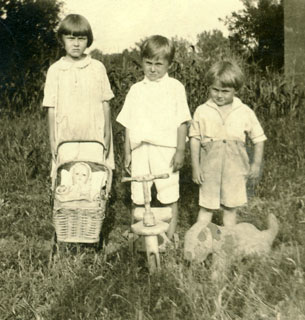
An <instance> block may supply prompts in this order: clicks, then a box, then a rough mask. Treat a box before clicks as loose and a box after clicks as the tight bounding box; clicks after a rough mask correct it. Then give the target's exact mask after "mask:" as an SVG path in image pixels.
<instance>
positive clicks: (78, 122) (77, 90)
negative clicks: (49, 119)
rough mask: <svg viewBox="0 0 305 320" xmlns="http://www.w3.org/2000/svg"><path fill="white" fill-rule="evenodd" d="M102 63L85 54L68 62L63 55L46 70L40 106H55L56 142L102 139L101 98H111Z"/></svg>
mask: <svg viewBox="0 0 305 320" xmlns="http://www.w3.org/2000/svg"><path fill="white" fill-rule="evenodd" d="M113 96H114V95H113V92H112V90H111V88H110V84H109V80H108V77H107V73H106V69H105V67H104V65H103V64H102V63H101V62H100V61H98V60H95V59H92V58H91V57H90V56H89V55H88V56H86V58H85V59H83V60H80V61H77V62H70V61H67V60H66V59H65V58H64V57H63V58H61V59H60V60H58V61H57V62H55V63H54V64H53V65H51V67H50V68H49V70H48V73H47V78H46V83H45V88H44V99H43V106H44V107H52V108H55V119H56V120H55V121H56V124H55V139H56V143H57V145H58V144H59V143H61V142H62V141H67V140H79V141H82V140H97V141H100V142H101V143H103V142H104V122H105V119H104V112H103V105H102V103H103V101H108V100H110V99H111V98H113Z"/></svg>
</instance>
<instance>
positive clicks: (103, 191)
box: [53, 142, 112, 243]
mask: <svg viewBox="0 0 305 320" xmlns="http://www.w3.org/2000/svg"><path fill="white" fill-rule="evenodd" d="M68 144H69V142H68ZM73 144H75V143H73ZM95 144H96V145H97V146H98V143H93V142H88V143H86V142H79V143H77V144H76V145H74V148H78V149H83V148H84V146H85V149H87V151H88V150H90V149H92V148H93V149H95V148H96V147H97V146H94V145H95ZM100 148H103V147H102V146H100ZM62 154H63V153H62V152H59V155H58V157H57V158H58V160H59V161H58V165H57V167H56V170H55V178H54V187H53V222H54V226H55V230H56V236H57V241H61V242H79V243H96V242H99V240H100V232H101V227H102V223H103V220H104V218H105V211H106V203H107V199H108V197H109V193H110V188H111V181H112V170H111V168H110V167H109V166H107V165H106V164H105V163H103V162H101V161H100V160H99V159H94V157H92V155H90V154H88V153H87V157H86V158H87V160H86V161H85V160H80V159H78V160H75V158H74V159H73V158H72V159H67V157H65V159H66V160H65V161H63V157H62V156H60V155H62ZM64 155H70V156H71V155H72V157H73V153H68V154H67V153H65V152H64ZM69 158H71V157H69ZM88 158H92V159H90V160H89V159H88ZM83 159H84V158H83Z"/></svg>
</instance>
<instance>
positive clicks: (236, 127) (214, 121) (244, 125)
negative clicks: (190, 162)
mask: <svg viewBox="0 0 305 320" xmlns="http://www.w3.org/2000/svg"><path fill="white" fill-rule="evenodd" d="M220 109H221V108H219V107H218V106H217V105H216V104H215V103H214V102H213V101H212V100H208V101H207V102H206V103H205V104H203V105H201V106H199V107H198V108H197V109H196V111H195V113H194V118H193V121H192V125H191V128H190V132H189V136H190V137H194V138H198V139H200V141H201V142H202V143H205V142H209V141H217V140H223V142H224V143H225V142H226V141H227V140H237V141H242V142H245V141H246V133H247V135H248V136H249V138H250V139H251V140H252V142H253V143H254V144H255V143H258V142H262V141H265V140H266V139H267V138H266V136H265V134H264V131H263V128H262V127H261V125H260V123H259V121H258V119H257V117H256V115H255V113H254V111H253V110H252V109H250V108H249V107H248V106H246V105H245V104H243V103H242V102H241V100H240V99H239V98H237V97H234V99H233V103H232V108H231V111H230V112H228V113H227V114H226V115H225V116H224V115H223V114H222V112H221V110H220Z"/></svg>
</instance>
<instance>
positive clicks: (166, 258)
mask: <svg viewBox="0 0 305 320" xmlns="http://www.w3.org/2000/svg"><path fill="white" fill-rule="evenodd" d="M211 57H212V60H213V59H216V58H217V59H218V58H219V57H218V56H217V57H216V56H215V57H214V56H213V55H211ZM115 58H116V59H117V60H115V59H114V58H113V57H112V58H111V59H113V60H111V59H110V60H109V61H108V60H106V61H104V62H105V65H106V67H107V71H108V75H109V79H110V82H111V86H112V89H113V90H114V93H115V96H116V98H115V99H114V101H113V102H112V103H111V105H112V110H113V112H112V114H113V120H114V119H115V118H116V115H117V114H118V112H119V110H120V108H121V106H122V103H123V101H124V97H125V95H126V92H127V91H128V89H129V87H130V85H131V83H134V82H136V81H137V80H139V79H140V78H141V77H142V72H141V70H140V68H139V66H138V64H137V63H136V62H135V61H134V58H133V56H132V55H131V54H130V56H126V55H123V58H122V56H119V55H118V56H116V57H115ZM207 61H209V63H211V62H212V61H210V60H206V61H204V63H203V62H202V59H201V60H200V57H199V56H198V57H195V58H194V57H193V56H192V54H190V55H188V54H187V53H186V52H184V53H181V52H180V53H179V52H178V53H177V61H175V64H174V66H173V68H172V69H171V73H172V74H173V75H174V76H175V77H176V78H178V79H179V80H180V81H181V82H182V83H183V84H184V85H185V87H186V91H187V95H188V99H189V105H190V109H191V112H193V111H194V109H195V107H196V106H198V105H199V104H201V103H203V102H204V100H205V96H206V91H207V88H206V86H205V81H204V76H205V73H206V68H207V67H208V65H207ZM244 67H245V68H246V74H247V76H246V79H247V81H246V84H245V86H244V88H243V90H242V92H241V93H240V94H241V98H242V100H243V101H244V102H246V103H247V104H249V105H250V106H251V107H252V108H253V109H254V110H255V111H256V113H257V114H258V116H259V118H260V120H261V122H262V125H263V127H264V129H265V132H266V135H267V136H268V141H267V143H266V149H265V150H266V151H265V158H264V159H265V160H264V170H263V176H262V179H261V181H260V183H259V185H258V186H257V187H256V190H255V194H254V196H253V197H251V198H250V200H249V205H248V206H247V207H245V208H242V209H241V210H240V211H239V220H240V221H247V222H251V223H253V224H254V225H256V226H257V227H258V228H259V229H265V228H266V218H267V216H268V214H269V213H273V214H274V215H275V216H276V217H277V218H278V220H279V223H280V231H279V234H278V236H277V238H276V240H275V242H274V246H273V250H272V252H271V254H270V255H269V256H268V257H265V258H258V257H251V258H247V259H242V260H237V261H234V262H233V264H232V266H231V267H230V270H228V273H227V276H226V277H225V278H224V279H223V280H222V281H220V282H218V283H214V282H213V281H212V280H211V270H210V269H209V263H207V264H206V265H200V266H195V265H193V266H189V265H187V264H186V263H185V262H184V260H183V255H182V252H183V239H184V234H185V232H186V230H187V229H188V228H189V227H190V226H191V225H192V224H193V223H194V222H195V220H196V217H197V211H198V206H197V203H198V190H197V187H196V186H195V185H194V184H193V183H192V181H191V168H190V155H189V150H188V151H187V156H186V163H185V166H184V167H183V169H182V170H181V175H180V176H181V199H180V202H179V206H180V218H179V225H178V233H179V236H180V240H181V242H180V246H179V248H178V250H176V251H175V250H169V251H168V252H166V254H163V255H162V270H161V272H159V273H156V274H153V275H149V273H148V270H147V266H146V264H145V259H143V257H141V256H136V257H132V256H131V254H130V252H129V250H128V245H127V241H126V240H125V238H124V237H123V236H122V234H123V232H124V231H126V230H128V229H129V225H130V212H129V211H130V191H129V185H125V184H124V185H123V184H121V183H120V180H121V178H122V176H123V170H122V162H123V157H122V146H123V128H122V127H120V126H118V125H117V124H116V123H115V121H113V131H114V141H115V157H116V170H115V175H114V181H113V185H112V197H111V199H110V200H109V202H108V209H107V216H106V219H105V221H104V224H103V235H104V237H105V239H106V241H107V243H108V246H109V248H110V249H111V250H110V249H109V252H108V254H106V253H105V251H103V250H101V251H96V250H94V248H90V247H79V248H77V250H70V251H68V252H61V254H60V255H57V256H55V258H54V259H50V256H51V253H52V245H51V239H52V236H53V234H54V228H53V226H52V212H51V204H50V179H49V177H48V176H49V170H50V154H49V145H48V134H47V119H46V114H45V113H44V112H43V111H42V110H37V109H38V108H37V105H39V103H38V102H37V101H36V100H37V99H38V100H39V99H41V96H42V88H43V83H42V82H41V80H40V79H37V84H36V85H35V86H32V87H31V83H28V87H24V88H23V87H22V88H19V89H18V90H16V92H14V99H11V98H10V96H9V94H7V95H5V94H4V96H6V97H7V99H6V100H3V101H2V106H1V108H0V128H1V129H0V182H1V183H0V320H52V319H54V320H58V319H64V320H85V319H86V320H94V319H98V320H103V319H104V320H108V319H109V320H118V319H122V320H129V319H130V320H159V319H160V320H163V319H164V320H178V319H195V320H202V319H206V320H210V319H215V320H216V319H217V320H218V319H224V320H227V319H228V320H229V319H234V320H235V319H245V320H252V319H253V320H270V319H276V320H290V319H293V320H294V319H296V320H303V319H305V304H304V297H305V283H304V281H305V278H304V265H305V230H304V229H305V223H302V222H305V196H304V190H305V180H304V171H305V139H304V136H305V135H304V122H305V116H304V112H305V106H304V102H303V101H302V95H301V94H299V92H298V91H297V90H296V88H295V87H294V86H293V84H292V83H287V82H285V81H284V79H283V77H282V75H280V74H272V73H270V72H269V71H268V70H267V71H265V72H260V71H258V70H256V68H255V66H254V67H253V66H247V65H245V66H244ZM37 88H38V89H37ZM26 97H28V98H29V99H28V100H26ZM35 97H36V98H35ZM15 104H16V105H18V106H19V107H18V108H16V106H15ZM22 104H24V105H25V107H24V108H25V109H26V110H27V111H28V112H24V113H21V114H20V109H21V108H20V106H22ZM14 108H15V109H14ZM14 110H15V112H19V114H14V115H13V114H12V112H13V111H14ZM35 110H36V111H35ZM250 151H251V148H250ZM214 219H215V222H217V223H221V215H220V214H215V216H214Z"/></svg>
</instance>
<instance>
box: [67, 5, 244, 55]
mask: <svg viewBox="0 0 305 320" xmlns="http://www.w3.org/2000/svg"><path fill="white" fill-rule="evenodd" d="M63 2H64V13H65V14H70V13H78V14H81V15H83V16H85V17H86V18H87V19H88V21H89V22H90V25H91V27H92V30H93V35H94V42H93V44H92V46H91V47H90V49H94V48H97V49H99V50H101V51H102V52H103V53H117V52H122V51H123V50H125V49H131V48H134V47H135V43H136V42H139V41H141V40H143V39H144V38H146V37H147V36H150V35H153V34H161V35H163V36H166V37H169V38H172V37H175V36H177V37H178V38H183V39H185V40H188V41H189V42H191V43H192V44H195V43H196V36H197V35H198V34H200V33H201V32H203V31H212V30H213V29H218V30H221V31H222V32H223V34H224V35H227V34H228V32H227V29H226V27H225V26H224V24H223V23H222V22H220V21H219V18H222V19H224V18H225V17H226V16H228V15H230V14H231V13H232V12H233V11H238V10H240V9H242V8H243V5H242V2H241V0H86V1H85V0H64V1H63Z"/></svg>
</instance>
